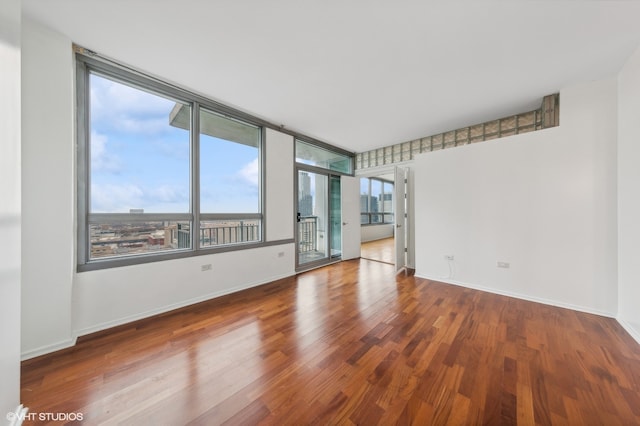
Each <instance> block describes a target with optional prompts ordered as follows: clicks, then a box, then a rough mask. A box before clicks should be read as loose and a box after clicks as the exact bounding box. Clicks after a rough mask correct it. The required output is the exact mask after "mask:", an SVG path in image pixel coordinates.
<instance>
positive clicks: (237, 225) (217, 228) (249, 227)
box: [200, 219, 260, 247]
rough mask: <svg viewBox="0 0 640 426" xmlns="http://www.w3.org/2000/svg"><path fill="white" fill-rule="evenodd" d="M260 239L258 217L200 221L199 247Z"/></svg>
mask: <svg viewBox="0 0 640 426" xmlns="http://www.w3.org/2000/svg"><path fill="white" fill-rule="evenodd" d="M256 241H260V219H244V220H207V221H201V222H200V247H215V246H221V245H227V244H240V243H250V242H256Z"/></svg>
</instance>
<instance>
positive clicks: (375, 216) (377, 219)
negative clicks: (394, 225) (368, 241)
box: [371, 214, 382, 223]
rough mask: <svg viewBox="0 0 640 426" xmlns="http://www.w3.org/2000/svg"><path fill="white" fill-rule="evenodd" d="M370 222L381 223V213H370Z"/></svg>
mask: <svg viewBox="0 0 640 426" xmlns="http://www.w3.org/2000/svg"><path fill="white" fill-rule="evenodd" d="M371 223H382V215H381V214H372V215H371Z"/></svg>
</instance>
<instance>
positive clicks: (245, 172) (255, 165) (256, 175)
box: [238, 158, 260, 187]
mask: <svg viewBox="0 0 640 426" xmlns="http://www.w3.org/2000/svg"><path fill="white" fill-rule="evenodd" d="M238 174H239V175H240V177H241V178H242V179H243V180H244V181H245V182H247V183H249V184H251V185H253V186H256V187H257V186H258V185H259V184H260V164H259V162H258V159H257V158H256V159H255V160H253V161H252V162H250V163H248V164H246V165H245V166H244V167H243V168H242V169H240V172H239V173H238Z"/></svg>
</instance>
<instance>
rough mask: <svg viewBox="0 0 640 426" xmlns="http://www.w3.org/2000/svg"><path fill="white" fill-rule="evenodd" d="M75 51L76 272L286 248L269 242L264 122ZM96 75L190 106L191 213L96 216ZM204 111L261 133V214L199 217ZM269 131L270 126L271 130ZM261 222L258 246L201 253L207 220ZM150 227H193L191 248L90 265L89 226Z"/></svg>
mask: <svg viewBox="0 0 640 426" xmlns="http://www.w3.org/2000/svg"><path fill="white" fill-rule="evenodd" d="M85 52H86V53H88V54H83V53H82V51H76V55H75V64H76V66H75V70H76V75H75V89H76V150H77V176H76V180H75V181H76V185H77V187H76V191H77V238H76V243H77V247H76V251H77V256H76V257H77V271H78V272H84V271H92V270H98V269H106V268H113V267H120V266H129V265H135V264H143V263H150V262H157V261H163V260H169V259H177V258H185V257H191V256H198V255H206V254H212V253H221V252H228V251H236V250H245V249H251V248H257V247H264V246H269V245H274V244H282V243H283V241H272V242H267V241H266V226H265V225H266V215H265V212H266V191H265V189H266V186H265V185H266V179H265V176H266V161H265V157H266V156H265V146H266V144H265V136H266V127H267V126H265V122H263V121H261V120H259V119H255V118H254V117H252V116H250V115H248V114H245V113H243V112H240V111H237V110H234V109H232V108H230V107H227V106H225V105H222V104H220V103H218V102H215V101H213V100H210V99H207V98H205V97H203V96H200V95H197V94H194V93H192V92H189V91H187V90H185V89H182V88H180V87H177V86H175V85H172V84H170V83H167V82H164V81H162V80H159V79H157V78H154V77H151V76H148V75H145V74H143V73H141V72H138V71H136V70H133V69H131V68H129V67H126V66H123V65H120V64H117V63H115V62H113V61H111V60H108V59H105V58H99V57H97V56H96V55H94V54H92V53H91V52H88V51H85ZM92 73H94V74H96V75H99V76H101V77H104V78H107V79H110V80H112V81H115V82H118V83H121V84H124V85H127V86H130V87H134V88H137V89H140V90H143V91H146V92H149V93H152V94H157V95H159V96H164V97H168V98H170V99H174V100H176V101H179V102H183V103H185V104H188V105H190V109H191V119H190V140H189V144H190V158H189V163H190V164H189V168H190V176H189V177H190V188H189V198H190V201H189V203H190V204H189V206H190V208H189V210H190V211H189V212H188V213H92V212H91V211H90V196H91V194H90V189H91V153H90V152H91V148H90V143H91V140H90V135H91V122H90V108H91V105H90V91H91V87H90V81H89V80H90V75H91V74H92ZM200 107H202V108H204V109H206V110H208V111H212V112H214V113H216V114H219V115H221V116H223V117H225V118H228V119H231V120H235V121H239V122H242V123H244V124H248V125H251V126H255V127H256V128H257V129H258V135H259V141H258V153H259V160H258V161H259V164H260V173H259V212H258V213H201V212H200V206H199V203H200V165H199V163H200V158H199V146H200V125H199V119H200ZM269 127H270V126H269ZM221 219H226V220H238V219H247V220H259V223H260V225H259V226H260V229H259V239H258V241H250V242H240V243H230V244H223V245H216V246H204V247H201V245H200V240H199V238H194V236H195V235H199V233H200V226H201V223H202V222H203V221H205V222H206V221H209V220H221ZM150 221H186V222H189V223H190V232H191V247H190V248H188V249H174V250H166V251H159V252H150V253H140V254H135V255H129V256H113V257H106V258H96V259H91V257H90V251H91V247H90V226H91V225H93V224H96V223H97V224H99V223H105V224H107V223H109V224H110V223H114V222H115V223H136V222H150Z"/></svg>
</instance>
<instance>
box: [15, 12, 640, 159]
mask: <svg viewBox="0 0 640 426" xmlns="http://www.w3.org/2000/svg"><path fill="white" fill-rule="evenodd" d="M23 9H24V13H25V15H27V16H30V17H32V18H33V19H35V20H38V21H40V22H42V23H44V24H46V25H47V26H49V27H51V28H53V29H56V30H57V31H59V32H61V33H63V34H65V35H67V36H68V37H69V38H70V39H71V40H72V41H74V42H75V43H77V44H80V45H82V46H84V47H87V48H89V49H92V50H95V51H97V52H99V53H101V54H103V55H106V56H110V57H112V58H114V59H116V60H118V61H121V62H124V63H127V64H129V65H133V66H135V67H137V68H140V69H142V70H144V71H147V72H149V73H152V74H154V75H157V76H160V77H162V78H164V79H166V80H169V81H172V82H174V83H178V84H180V85H182V86H185V87H187V88H189V89H191V90H194V91H197V92H200V93H202V94H205V95H207V96H209V97H211V98H213V99H215V100H218V101H221V102H223V103H226V104H228V105H231V106H234V107H236V108H239V109H241V110H243V111H246V112H249V113H251V114H253V115H255V116H258V117H261V118H263V119H266V120H268V121H270V122H273V123H274V124H284V125H285V126H286V127H287V128H289V129H292V130H295V131H299V132H302V133H304V134H306V135H308V136H311V137H315V138H317V139H320V140H323V141H325V142H328V143H331V144H334V145H337V146H340V147H343V148H346V149H349V150H351V151H356V152H361V151H366V150H368V149H372V148H377V147H381V146H385V145H391V144H394V143H398V142H405V141H408V140H412V139H416V138H419V137H422V136H427V135H430V134H435V133H439V132H443V131H446V130H451V129H454V128H457V127H463V126H466V125H469V124H475V123H478V122H482V121H486V120H490V119H495V118H499V117H502V116H506V115H511V114H514V113H518V112H524V111H527V110H530V109H534V108H536V107H537V106H538V105H539V103H540V101H541V99H542V97H543V96H544V95H547V94H551V93H554V92H557V91H559V90H560V89H561V88H563V87H566V86H568V85H572V84H576V83H579V82H584V81H590V80H596V79H601V78H603V77H608V76H613V75H615V73H616V72H617V71H618V70H620V68H621V67H622V65H623V63H624V61H625V60H626V58H628V57H629V56H630V54H631V53H632V51H633V50H634V49H635V48H636V47H637V46H638V44H639V43H640V2H637V1H622V2H617V1H535V2H534V1H519V0H512V1H500V2H495V1H492V2H487V1H474V2H459V1H438V2H435V1H426V0H421V1H380V0H350V1H346V0H344V1H340V0H328V1H327V0H324V1H321V0H315V1H312V0H283V1H282V0H273V1H265V0H242V1H241V0H209V1H204V0H202V1H193V0H181V1H175V0H172V1H166V0H143V1H142V0H136V1H124V0H110V1H108V0H23Z"/></svg>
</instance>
